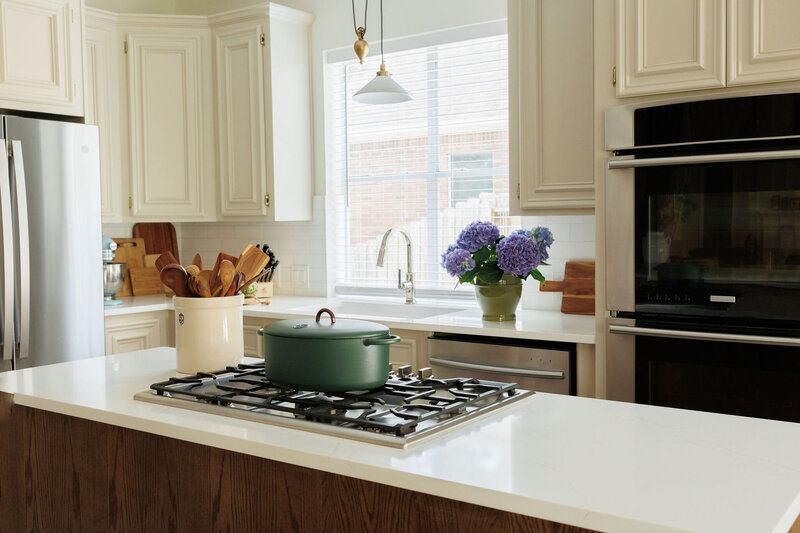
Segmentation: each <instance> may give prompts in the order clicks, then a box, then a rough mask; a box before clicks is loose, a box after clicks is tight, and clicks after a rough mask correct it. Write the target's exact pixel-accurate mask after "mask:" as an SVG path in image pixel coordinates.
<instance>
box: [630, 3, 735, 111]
mask: <svg viewBox="0 0 800 533" xmlns="http://www.w3.org/2000/svg"><path fill="white" fill-rule="evenodd" d="M725 16H726V5H725V0H617V96H635V95H641V94H658V93H668V92H676V91H691V90H697V89H708V88H713V87H724V86H725Z"/></svg>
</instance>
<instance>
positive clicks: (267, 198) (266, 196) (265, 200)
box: [264, 194, 270, 207]
mask: <svg viewBox="0 0 800 533" xmlns="http://www.w3.org/2000/svg"><path fill="white" fill-rule="evenodd" d="M269 204H270V200H269V194H265V195H264V205H265V206H267V207H269Z"/></svg>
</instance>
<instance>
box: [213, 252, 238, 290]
mask: <svg viewBox="0 0 800 533" xmlns="http://www.w3.org/2000/svg"><path fill="white" fill-rule="evenodd" d="M225 260H227V261H228V262H229V263H230V264H231V267H233V266H235V263H236V261H237V259H236V258H235V257H233V256H232V255H228V254H226V253H222V252H220V253H219V255H217V262H216V263H214V268H213V269H212V270H211V279H210V280H209V286H210V287H211V293H212V294H214V293H216V292H219V291H218V289H219V288H220V286H221V280H220V279H219V276H220V273H219V269H220V266H221V265H222V262H223V261H225ZM232 276H233V271H231V277H232ZM225 289H227V287H225ZM223 290H224V289H223Z"/></svg>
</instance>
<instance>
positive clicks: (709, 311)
mask: <svg viewBox="0 0 800 533" xmlns="http://www.w3.org/2000/svg"><path fill="white" fill-rule="evenodd" d="M606 141H607V146H608V149H609V151H610V152H611V157H610V158H609V162H608V169H609V170H608V174H607V179H606V185H607V189H606V221H607V223H606V260H607V272H608V275H607V279H606V287H607V310H608V312H609V336H608V337H607V340H608V341H609V343H610V344H609V346H608V349H607V352H608V358H609V368H608V369H607V372H609V383H608V386H609V390H608V395H609V397H611V398H616V399H626V400H632V399H635V400H636V401H638V402H643V403H652V404H656V405H668V406H674V407H687V408H695V409H701V410H713V411H719V412H727V413H732V414H745V415H750V416H761V417H766V418H778V419H782V420H789V419H791V420H794V421H800V365H798V364H796V361H800V93H783V94H759V95H751V96H741V97H733V98H730V97H729V98H723V99H713V100H708V99H706V100H693V101H675V102H667V103H662V104H656V105H654V104H652V103H651V104H645V105H638V106H623V107H619V108H612V109H609V110H608V111H607V113H606ZM623 335H627V336H630V338H629V339H623V338H622V336H623ZM611 350H617V351H622V352H626V351H627V352H631V353H630V354H612V353H611ZM748 354H749V355H750V357H747V356H748ZM620 369H621V370H620ZM617 370H620V371H619V372H617V373H616V374H615V375H612V373H613V372H616V371H617ZM767 376H771V377H772V378H774V379H772V380H770V379H767V378H766V377H767ZM745 383H747V384H748V386H747V387H746V389H747V391H748V392H747V395H748V398H749V399H750V400H744V401H734V400H733V398H735V397H737V395H738V393H739V391H743V390H744V389H742V387H743V384H745ZM767 384H771V385H770V386H767ZM711 397H714V398H716V399H715V400H711V399H710V398H711ZM748 401H751V403H752V404H753V405H751V406H750V407H747V408H742V405H743V404H744V403H748ZM756 404H759V405H761V406H762V407H760V408H755V407H754V405H756ZM779 406H780V407H779Z"/></svg>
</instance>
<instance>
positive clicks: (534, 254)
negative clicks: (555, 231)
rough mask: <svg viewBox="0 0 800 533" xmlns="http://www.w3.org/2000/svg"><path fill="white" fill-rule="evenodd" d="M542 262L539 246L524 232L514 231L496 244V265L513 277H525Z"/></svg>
mask: <svg viewBox="0 0 800 533" xmlns="http://www.w3.org/2000/svg"><path fill="white" fill-rule="evenodd" d="M541 262H542V254H541V252H540V251H539V245H538V243H537V242H536V241H534V240H533V239H532V238H531V237H528V236H527V235H525V233H524V232H519V231H515V232H514V233H512V234H511V235H509V236H508V237H506V238H504V239H503V240H501V241H500V242H498V243H497V265H498V266H499V267H500V268H501V269H502V270H503V271H505V272H508V273H509V274H513V275H515V276H527V275H528V274H529V273H530V271H531V270H533V269H535V268H536V267H538V266H539V263H541Z"/></svg>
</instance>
